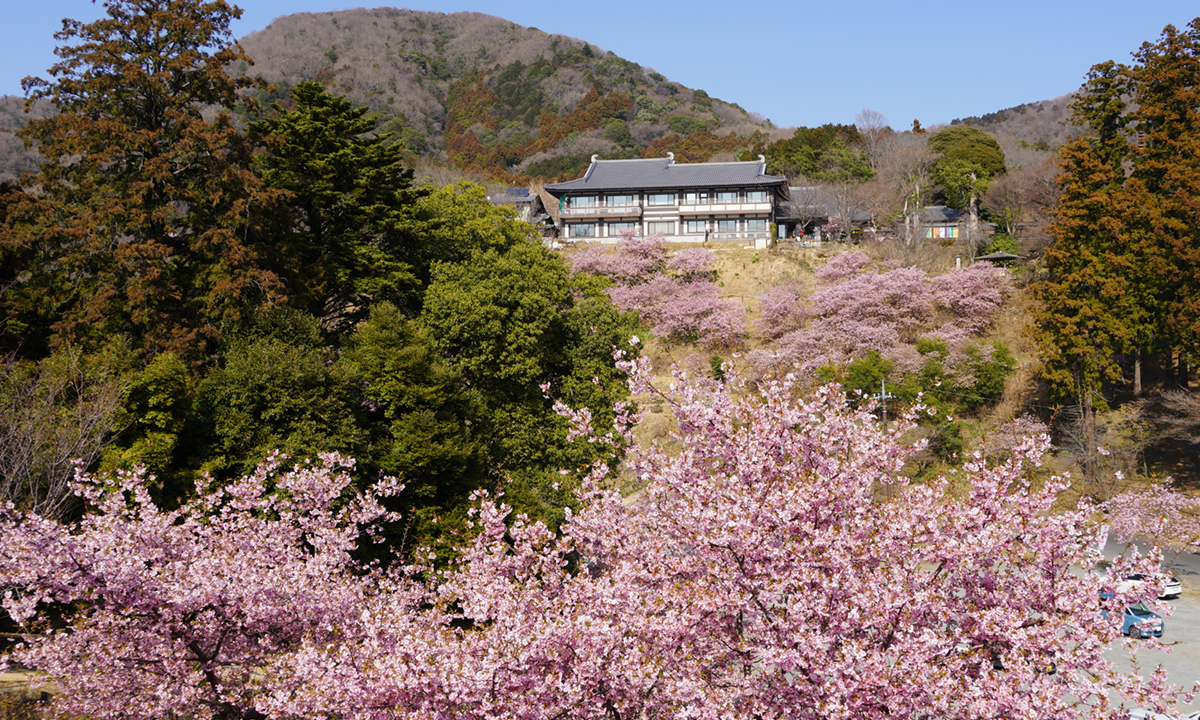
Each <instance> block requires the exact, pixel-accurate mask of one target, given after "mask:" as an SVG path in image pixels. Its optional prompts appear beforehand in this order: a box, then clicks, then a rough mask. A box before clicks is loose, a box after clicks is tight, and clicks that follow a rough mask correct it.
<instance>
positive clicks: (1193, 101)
mask: <svg viewBox="0 0 1200 720" xmlns="http://www.w3.org/2000/svg"><path fill="white" fill-rule="evenodd" d="M1134 60H1135V61H1136V62H1135V66H1134V70H1133V72H1134V79H1135V89H1136V95H1135V99H1136V101H1137V106H1136V108H1135V109H1134V110H1133V111H1132V113H1131V114H1130V117H1131V119H1132V121H1133V123H1134V127H1135V129H1136V130H1137V131H1138V142H1137V144H1136V145H1135V147H1134V149H1133V153H1132V159H1133V174H1132V179H1133V180H1135V181H1138V182H1140V183H1142V184H1143V185H1144V187H1145V190H1146V192H1147V193H1148V194H1150V195H1151V196H1153V197H1154V198H1155V199H1156V201H1157V202H1156V203H1154V205H1152V206H1151V208H1152V209H1154V210H1156V212H1155V213H1154V214H1152V215H1150V216H1148V217H1147V220H1148V230H1149V234H1148V238H1147V239H1148V240H1152V241H1153V243H1154V244H1155V245H1156V246H1157V247H1158V249H1159V251H1160V252H1161V254H1162V255H1163V256H1164V257H1166V258H1169V259H1170V262H1169V263H1163V264H1161V265H1160V266H1159V267H1157V268H1155V270H1156V271H1157V272H1159V273H1162V276H1161V280H1162V282H1161V284H1160V286H1161V294H1160V298H1159V299H1160V302H1161V304H1162V314H1161V320H1162V323H1161V333H1162V336H1163V339H1164V340H1165V342H1166V343H1167V348H1168V349H1169V350H1174V351H1177V352H1178V353H1179V360H1180V368H1181V369H1182V370H1183V373H1182V376H1181V378H1180V381H1181V382H1182V383H1183V384H1185V385H1186V382H1187V374H1186V368H1187V366H1188V365H1189V364H1194V363H1196V362H1197V360H1198V359H1200V18H1196V19H1194V20H1192V21H1191V22H1190V23H1188V25H1187V27H1186V28H1185V29H1184V30H1182V31H1180V30H1178V29H1176V28H1175V27H1174V26H1173V25H1168V26H1167V27H1166V28H1165V29H1164V30H1163V34H1162V37H1160V38H1159V40H1158V42H1156V43H1145V44H1143V45H1142V47H1141V48H1140V49H1139V50H1138V51H1137V52H1136V53H1134Z"/></svg>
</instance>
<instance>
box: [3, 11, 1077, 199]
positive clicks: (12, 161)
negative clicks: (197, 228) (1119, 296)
mask: <svg viewBox="0 0 1200 720" xmlns="http://www.w3.org/2000/svg"><path fill="white" fill-rule="evenodd" d="M239 42H240V43H241V44H242V46H243V48H244V49H245V51H246V53H247V54H248V55H249V56H250V57H251V58H253V59H254V64H253V65H250V64H242V65H240V66H237V67H233V68H230V70H231V72H232V73H234V74H238V75H246V76H253V77H258V78H261V79H262V80H264V81H266V82H267V83H269V84H270V85H271V86H272V87H271V88H270V89H264V90H262V91H260V93H259V98H258V99H259V100H260V101H262V103H263V105H264V107H265V106H268V105H269V104H270V103H271V102H282V103H284V104H287V103H288V101H289V90H290V88H291V87H292V86H294V85H295V84H296V83H298V82H301V81H304V80H314V79H315V80H319V81H321V82H323V83H325V84H327V85H328V86H329V87H330V89H331V90H332V91H333V92H336V93H338V94H343V95H346V96H347V97H348V98H349V99H350V100H351V101H352V102H354V103H355V104H357V105H361V106H367V107H369V108H370V109H371V110H372V111H373V112H374V113H376V114H377V116H378V118H379V120H380V129H381V130H382V131H383V132H389V133H392V134H393V136H394V137H395V138H396V139H397V140H398V141H400V142H403V143H404V145H405V147H406V148H407V149H408V151H409V154H410V160H411V161H412V162H413V163H414V164H417V163H422V164H428V163H435V164H447V165H450V166H452V167H454V168H456V169H458V170H465V171H471V172H474V173H475V174H477V175H478V176H482V177H495V178H499V179H502V180H509V181H514V182H521V181H524V180H532V179H542V180H551V181H552V180H559V179H566V178H570V177H577V176H578V175H579V173H581V172H582V171H583V170H584V169H585V168H586V167H587V163H588V160H589V158H590V157H591V155H592V154H594V153H598V154H600V155H602V156H603V157H606V158H621V157H642V156H661V155H662V154H664V153H665V152H666V151H668V150H669V151H672V152H674V153H675V155H676V157H677V158H678V159H679V160H680V161H682V162H703V161H707V160H711V159H713V158H714V157H723V158H731V157H733V155H735V154H737V153H739V152H743V151H745V150H746V149H747V148H749V147H751V146H754V145H760V146H761V145H763V144H764V143H763V141H767V142H769V141H771V140H778V139H781V138H784V137H787V136H790V134H791V133H790V132H789V131H786V130H780V129H778V128H774V127H773V126H772V125H771V123H770V122H769V121H766V120H765V119H764V118H762V117H761V116H759V115H757V114H755V113H753V112H749V111H747V110H746V109H744V108H742V107H740V106H738V105H737V104H735V103H731V102H726V101H723V100H721V99H719V98H713V97H710V96H709V95H708V94H707V93H706V92H705V91H704V90H702V89H692V88H687V87H684V86H683V85H681V84H679V83H676V82H672V81H670V80H669V79H668V78H666V77H664V76H663V75H661V74H660V73H658V72H655V71H654V70H653V69H651V68H647V67H643V66H641V65H639V64H638V63H637V62H635V61H632V60H627V59H624V58H621V57H619V56H617V55H616V54H614V53H611V52H607V51H605V50H603V49H601V48H599V47H597V46H595V45H591V44H589V43H587V42H586V41H583V40H579V39H575V38H570V37H566V36H563V35H551V34H548V33H545V32H542V31H541V30H539V29H537V28H528V27H523V26H520V25H517V24H514V23H511V22H508V21H506V20H503V19H501V18H497V17H493V16H490V15H484V14H481V13H467V12H463V13H451V14H445V13H436V12H419V11H412V10H400V9H394V8H379V9H373V10H366V9H357V10H347V11H342V12H328V13H297V14H293V15H288V16H285V17H281V18H279V19H277V20H275V22H273V23H272V24H271V25H269V26H267V27H266V28H264V29H262V30H260V31H257V32H254V33H250V34H249V35H246V36H245V37H243V38H241V39H240V41H239ZM1068 103H1069V96H1064V97H1061V98H1056V99H1054V100H1045V101H1040V102H1035V103H1027V104H1025V105H1021V106H1018V107H1016V108H1009V109H1007V110H1002V111H999V112H997V113H990V114H988V115H985V116H983V117H981V118H966V119H963V120H956V121H955V123H956V124H958V123H964V124H971V125H975V126H977V127H980V128H981V129H984V130H986V131H988V132H991V133H993V134H997V135H999V136H1008V137H1011V138H1013V143H1012V144H1013V145H1016V144H1017V143H1021V142H1023V143H1026V144H1027V145H1030V146H1037V147H1045V146H1049V147H1054V146H1057V145H1058V144H1060V143H1061V142H1062V141H1063V140H1064V139H1065V138H1066V137H1069V136H1070V135H1071V134H1072V130H1071V129H1070V128H1068V127H1067V126H1064V125H1061V124H1060V121H1061V120H1062V119H1063V118H1064V117H1065V116H1066V106H1067V104H1068ZM22 105H23V99H21V98H17V97H3V98H0V180H3V179H11V178H14V177H16V176H17V175H19V174H20V173H21V172H24V171H29V170H32V169H33V168H34V166H35V165H36V160H37V154H36V152H35V151H32V150H26V149H24V148H23V147H22V145H21V142H20V141H19V140H18V139H17V138H15V137H14V136H13V135H12V133H13V132H14V131H16V130H18V129H20V127H22V126H23V124H24V121H25V116H24V115H23V114H22ZM45 111H46V110H43V109H40V108H39V112H45ZM756 133H758V134H757V135H756ZM1041 143H1045V146H1044V145H1041Z"/></svg>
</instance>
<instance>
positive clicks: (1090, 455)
mask: <svg viewBox="0 0 1200 720" xmlns="http://www.w3.org/2000/svg"><path fill="white" fill-rule="evenodd" d="M1082 400H1083V402H1082V403H1081V406H1082V408H1083V481H1084V484H1085V486H1086V487H1089V488H1092V489H1093V490H1094V492H1095V493H1096V496H1097V499H1099V500H1104V499H1105V498H1103V497H1100V495H1101V492H1100V482H1099V477H1098V476H1097V473H1096V414H1095V410H1094V409H1093V407H1092V393H1091V391H1090V390H1087V391H1085V392H1084V394H1083V398H1082Z"/></svg>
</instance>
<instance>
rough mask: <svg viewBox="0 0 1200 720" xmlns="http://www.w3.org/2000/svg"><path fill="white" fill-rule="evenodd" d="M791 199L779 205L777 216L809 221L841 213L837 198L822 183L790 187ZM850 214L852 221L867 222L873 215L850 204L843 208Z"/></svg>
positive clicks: (785, 218) (784, 218)
mask: <svg viewBox="0 0 1200 720" xmlns="http://www.w3.org/2000/svg"><path fill="white" fill-rule="evenodd" d="M789 192H790V195H791V197H790V199H788V201H787V202H784V203H782V204H781V205H780V206H779V212H778V215H777V217H778V218H779V219H781V220H796V221H804V222H809V221H812V220H816V219H817V218H821V217H825V218H828V217H832V216H834V215H837V214H839V207H838V201H837V198H835V197H834V196H833V195H831V194H829V193H828V192H826V191H825V190H824V189H823V188H822V187H821V186H820V185H809V186H807V187H793V188H789ZM841 210H845V211H846V212H849V214H850V222H851V223H859V224H861V223H865V222H868V221H870V219H871V216H870V215H869V214H867V212H866V211H865V210H862V209H861V208H858V207H854V206H849V207H845V208H841Z"/></svg>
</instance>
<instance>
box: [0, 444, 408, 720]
mask: <svg viewBox="0 0 1200 720" xmlns="http://www.w3.org/2000/svg"><path fill="white" fill-rule="evenodd" d="M352 466H353V461H351V460H346V459H344V458H341V457H339V456H337V455H328V456H323V457H322V458H320V460H319V461H317V462H314V463H306V464H305V463H302V464H300V465H299V466H298V467H297V468H296V469H293V470H290V471H287V472H283V471H281V470H280V468H279V460H278V459H277V458H274V459H272V460H270V461H268V462H267V463H264V465H263V466H261V467H260V468H259V470H258V472H257V473H255V474H254V475H252V476H249V477H246V478H243V479H241V480H238V481H236V482H234V483H232V484H231V485H229V486H227V487H220V488H218V487H211V486H209V485H207V484H205V483H202V484H201V485H200V486H198V487H197V494H196V495H195V497H194V498H193V499H192V500H190V501H189V502H187V503H185V504H184V505H183V506H182V507H180V508H179V509H177V510H164V509H162V508H160V507H158V506H157V505H156V504H155V503H154V502H153V501H152V500H151V498H150V492H149V487H150V486H151V485H152V482H153V478H149V477H147V476H145V474H144V473H142V472H141V471H138V472H134V473H120V474H118V475H117V476H116V477H114V478H99V477H94V476H91V475H87V474H80V475H79V476H78V478H77V486H76V487H77V491H78V492H79V494H80V495H81V496H82V497H83V498H85V499H86V500H87V502H88V503H89V505H90V508H91V509H90V511H89V512H88V514H87V515H85V516H84V517H83V519H82V520H80V521H79V522H78V523H76V524H75V525H73V526H67V525H62V524H60V523H58V522H54V521H49V520H44V519H41V518H39V517H36V516H31V515H26V514H22V513H18V512H17V511H16V510H15V509H14V508H13V507H12V506H11V505H9V506H8V507H6V508H3V509H0V587H3V588H6V590H5V592H4V596H3V605H4V609H5V611H7V612H8V614H9V615H10V616H11V617H12V619H13V620H14V621H16V622H17V623H20V624H22V625H23V626H25V627H26V628H29V629H30V632H28V633H27V634H26V635H25V636H24V642H23V644H22V645H21V646H20V647H19V648H18V649H17V650H16V651H15V652H14V653H13V656H14V658H15V659H16V660H17V661H18V662H20V663H21V664H22V665H24V666H26V667H31V668H35V669H36V670H37V672H38V674H39V675H40V676H42V677H45V678H47V679H50V680H53V682H55V683H56V684H57V685H58V687H59V689H60V690H61V694H59V695H57V697H56V699H55V708H56V710H57V711H58V712H59V713H61V714H64V715H67V716H71V717H95V718H158V717H180V716H185V715H188V714H192V713H196V714H197V716H200V717H243V716H244V713H245V711H247V710H248V709H251V708H253V707H255V706H256V705H257V704H259V703H261V702H262V701H263V697H262V688H261V687H260V685H261V680H260V676H261V673H262V671H263V668H264V667H266V666H267V665H269V664H271V663H272V662H275V661H276V660H277V659H278V658H279V657H280V656H281V654H287V653H289V652H291V651H293V650H294V649H295V648H296V647H299V646H301V645H303V644H306V643H317V644H322V645H324V644H329V643H340V642H342V641H343V640H344V639H345V628H346V627H348V626H351V625H353V624H354V623H356V622H357V618H358V616H359V615H360V613H361V612H362V611H363V607H364V603H365V602H366V599H367V596H368V595H369V594H370V593H371V592H372V580H371V577H372V575H371V573H370V572H369V569H368V568H358V567H357V564H356V563H355V562H354V561H353V559H352V553H353V552H354V551H355V549H356V547H357V546H358V541H359V539H360V533H361V532H362V530H363V529H364V528H370V527H373V526H374V523H375V522H376V521H378V520H381V519H386V518H388V517H390V516H389V515H388V513H386V512H385V511H384V509H383V508H382V507H381V505H380V504H379V498H380V496H381V495H384V494H391V493H393V492H396V491H398V490H399V486H397V485H395V484H394V483H391V482H385V483H381V484H380V486H378V487H377V488H375V490H374V491H373V492H372V493H370V494H366V495H359V496H357V497H353V498H349V499H348V498H347V495H346V489H347V487H348V485H349V482H350V478H349V475H348V474H347V472H346V471H347V470H348V469H349V468H351V467H352ZM47 605H57V606H59V607H62V608H71V609H72V611H71V612H70V613H69V617H70V620H71V624H70V627H69V630H68V631H64V632H55V631H52V630H51V631H42V630H39V628H40V627H45V626H44V625H41V624H40V623H39V622H37V620H38V618H39V617H41V616H42V613H44V612H45V610H46V606H47ZM2 664H3V663H0V665H2Z"/></svg>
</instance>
